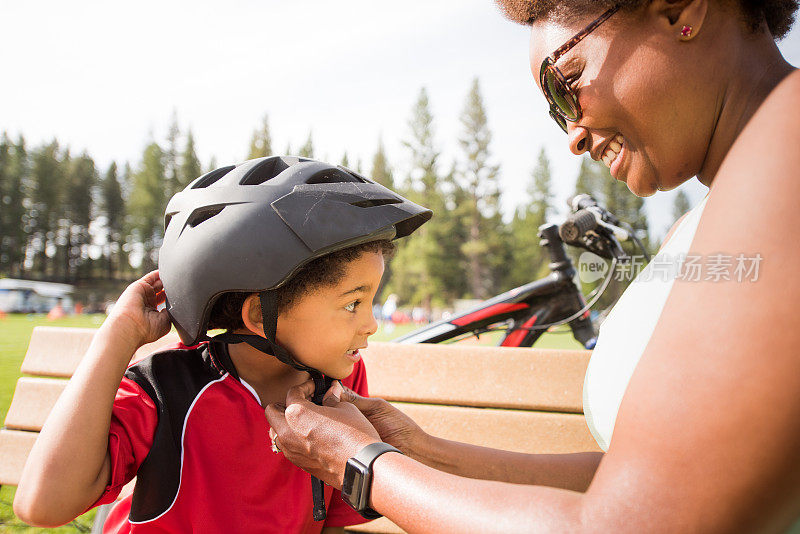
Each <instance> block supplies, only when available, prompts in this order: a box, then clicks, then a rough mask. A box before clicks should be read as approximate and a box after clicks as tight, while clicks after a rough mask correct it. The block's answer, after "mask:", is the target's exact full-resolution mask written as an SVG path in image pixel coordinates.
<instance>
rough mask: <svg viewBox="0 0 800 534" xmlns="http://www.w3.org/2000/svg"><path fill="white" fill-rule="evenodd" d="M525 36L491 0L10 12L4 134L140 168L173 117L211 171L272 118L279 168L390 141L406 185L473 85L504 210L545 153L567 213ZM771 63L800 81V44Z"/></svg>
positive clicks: (32, 7) (306, 1)
mask: <svg viewBox="0 0 800 534" xmlns="http://www.w3.org/2000/svg"><path fill="white" fill-rule="evenodd" d="M796 26H800V25H796ZM528 35H529V34H528V29H527V28H525V27H523V26H519V25H516V24H513V23H511V22H509V21H507V20H505V19H504V18H503V17H502V16H501V15H500V13H499V11H498V10H497V8H496V7H495V5H494V3H493V2H492V1H491V0H458V1H455V0H406V1H404V2H376V1H374V0H371V1H370V0H340V1H336V2H331V1H324V0H297V1H291V2H287V1H278V0H261V1H255V0H250V1H246V0H242V1H230V2H224V3H223V2H211V1H207V0H195V1H192V2H188V1H187V2H183V1H180V2H177V1H176V2H167V1H163V0H162V1H160V2H156V1H152V0H142V1H139V2H129V3H123V4H120V3H117V2H107V1H106V2H101V1H98V0H86V1H82V2H62V1H55V0H29V1H26V2H13V3H12V2H3V3H2V4H1V5H0V51H2V52H0V57H2V64H3V72H4V76H3V83H2V84H0V131H6V132H8V134H9V135H10V136H12V137H16V136H17V135H18V134H20V133H21V134H24V135H25V138H26V140H27V142H28V145H29V146H36V145H39V144H41V143H45V142H48V141H50V140H52V139H53V138H57V139H58V140H59V141H60V142H61V143H62V144H64V145H68V146H69V147H70V150H71V151H72V153H79V152H82V151H84V150H85V151H87V152H88V153H89V154H90V155H91V156H92V157H93V158H94V159H95V161H96V162H97V164H98V166H99V167H100V169H101V170H105V169H106V168H107V167H108V165H109V164H110V163H111V161H116V162H118V163H120V162H124V161H129V162H131V164H132V165H133V166H134V167H135V166H136V165H137V164H138V162H139V160H140V158H141V154H142V151H143V148H144V146H145V145H146V144H147V143H148V142H149V141H151V140H156V141H158V142H159V143H163V142H164V140H165V137H166V134H167V129H168V126H169V124H170V122H171V119H172V116H173V113H174V114H176V116H177V118H178V123H179V126H180V128H181V130H182V131H183V132H186V131H187V130H188V129H191V131H192V132H193V134H194V137H195V140H196V143H197V151H198V155H199V156H200V159H201V161H202V162H203V166H204V167H205V166H206V165H208V163H209V161H210V160H211V158H212V157H213V158H215V160H216V162H217V164H218V166H222V165H227V164H230V163H237V162H240V161H242V160H244V159H245V158H246V157H247V151H248V147H249V141H250V137H251V135H252V132H253V130H254V129H255V128H256V127H258V125H259V123H260V122H261V119H262V117H263V116H264V115H265V114H267V115H268V116H269V124H270V128H271V133H272V140H273V150H274V151H276V152H281V153H282V152H284V151H285V150H286V148H287V145H289V146H291V148H292V149H293V150H292V151H293V152H296V151H297V150H298V149H299V147H300V146H301V145H302V144H303V143H304V142H305V140H306V138H307V137H308V135H309V132H312V133H313V142H314V148H315V155H316V157H318V158H320V159H327V160H330V161H332V162H336V163H338V162H340V161H341V159H342V155H343V154H344V153H345V152H346V153H347V155H348V159H349V161H350V163H351V164H354V162H355V161H357V160H359V159H360V160H361V163H362V168H363V169H364V170H368V169H369V168H370V165H371V160H372V156H373V155H374V153H375V150H376V148H377V144H378V139H379V138H382V139H383V141H384V144H385V146H386V151H387V154H388V158H389V162H390V164H391V165H392V167H393V169H394V171H395V176H396V178H402V177H404V176H405V175H406V174H407V172H408V165H409V160H408V154H407V150H406V149H405V148H404V147H403V144H402V140H403V139H407V138H408V137H409V128H408V119H409V117H410V114H411V109H412V106H413V105H414V103H415V101H416V99H417V97H418V95H419V91H420V89H421V88H422V87H425V88H426V89H427V91H428V96H429V99H430V103H431V109H432V111H433V116H434V128H435V141H436V143H437V146H438V147H439V148H440V149H441V150H442V156H441V158H440V161H441V163H442V165H441V170H442V171H445V170H448V169H449V168H450V165H451V162H452V161H453V160H454V158H457V157H458V155H459V147H458V141H457V139H458V136H459V135H460V133H461V130H462V127H461V124H460V121H459V116H460V114H461V112H462V110H463V108H464V103H465V100H466V96H467V93H468V91H469V88H470V85H471V83H472V80H473V79H474V78H476V77H477V78H478V79H479V81H480V87H481V92H482V95H483V98H484V104H485V106H486V110H487V115H488V121H489V127H490V129H491V131H492V133H493V138H492V143H491V145H490V150H491V152H492V154H493V157H494V162H496V163H499V164H500V165H501V180H502V189H503V195H504V197H503V206H504V210H505V212H506V213H507V214H508V213H511V212H512V210H513V208H514V207H515V204H516V203H517V202H519V201H520V199H522V198H524V195H525V193H524V191H525V188H526V186H527V184H528V183H529V181H530V176H531V171H532V170H533V168H534V165H535V163H536V159H537V156H538V153H539V150H540V148H541V147H544V148H545V150H546V152H547V155H548V157H549V158H550V161H551V168H552V172H553V183H554V192H555V194H556V200H557V202H558V206H559V207H561V206H563V205H564V200H565V199H566V198H567V197H568V196H569V195H570V194H571V193H572V191H573V187H574V183H575V177H576V175H577V171H578V167H579V165H580V159H579V158H577V157H575V156H574V155H572V154H571V153H570V152H569V149H568V147H567V142H566V136H565V135H564V134H563V133H561V131H560V130H559V129H558V127H557V126H556V125H555V123H554V122H553V121H552V120H551V119H550V118H549V116H548V115H547V107H546V105H545V101H544V98H543V97H542V96H541V93H540V92H539V90H538V88H537V87H536V85H535V84H534V81H533V77H532V75H531V73H530V70H529V66H528ZM779 47H780V48H781V50H782V51H783V53H784V55H785V56H786V58H787V59H788V60H789V61H790V62H791V63H793V64H795V65H800V29H798V28H797V27H796V28H795V29H794V30H793V31H792V33H791V34H790V35H789V36H788V37H787V38H786V39H784V40H783V41H782V42H781V43H779ZM682 188H683V189H684V190H686V192H687V193H688V194H689V196H690V198H691V199H692V201H693V202H697V201H699V200H700V199H701V198H702V196H703V195H704V193H705V188H704V187H703V186H701V185H700V184H698V183H697V181H696V180H692V181H691V182H690V183H687V184H685V185H684V186H682ZM674 194H675V192H664V193H658V194H656V195H655V196H654V197H651V198H649V199H648V200H647V204H646V205H647V209H648V212H649V215H650V221H651V229H652V230H653V232H654V233H655V234H656V235H663V233H664V231H665V230H666V228H667V227H668V226H669V225H670V223H671V222H672V201H673V198H674Z"/></svg>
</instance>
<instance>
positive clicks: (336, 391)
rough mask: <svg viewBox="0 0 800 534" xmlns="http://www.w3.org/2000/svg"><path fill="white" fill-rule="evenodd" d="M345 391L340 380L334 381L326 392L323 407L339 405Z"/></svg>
mask: <svg viewBox="0 0 800 534" xmlns="http://www.w3.org/2000/svg"><path fill="white" fill-rule="evenodd" d="M343 391H344V388H343V387H342V383H341V382H339V381H338V380H334V381H333V384H332V385H331V387H330V388H329V389H328V391H326V392H325V396H324V397H323V398H322V405H323V406H336V405H337V404H339V402H340V399H341V398H342V393H343Z"/></svg>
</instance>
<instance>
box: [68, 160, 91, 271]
mask: <svg viewBox="0 0 800 534" xmlns="http://www.w3.org/2000/svg"><path fill="white" fill-rule="evenodd" d="M96 184H97V171H96V169H95V165H94V161H93V160H92V158H91V157H89V155H88V154H87V153H85V152H84V153H83V154H81V155H80V156H79V157H77V158H74V159H72V161H71V162H70V165H69V167H68V174H67V183H66V191H65V193H66V194H65V197H64V201H65V202H64V204H63V212H62V213H63V219H62V220H61V227H62V231H61V235H62V236H64V238H65V240H66V242H65V244H64V248H63V255H62V261H63V271H62V272H63V277H62V278H63V279H64V280H68V281H70V282H74V281H75V280H76V279H77V277H78V275H79V273H80V272H81V271H82V267H83V265H84V264H85V263H86V261H87V260H88V256H89V251H88V246H89V243H90V241H91V236H90V235H89V223H90V222H91V220H92V211H93V208H94V206H93V203H92V192H93V189H94V187H95V185H96ZM84 274H86V273H85V272H84Z"/></svg>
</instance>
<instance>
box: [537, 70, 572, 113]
mask: <svg viewBox="0 0 800 534" xmlns="http://www.w3.org/2000/svg"><path fill="white" fill-rule="evenodd" d="M544 82H545V87H546V90H547V94H548V95H549V96H550V99H551V101H552V103H553V105H555V106H556V107H557V108H558V111H559V112H560V113H561V114H563V116H564V117H563V118H565V119H567V120H576V119H577V117H578V113H577V102H575V98H574V97H573V95H572V92H571V91H570V90H569V88H567V87H566V86H565V85H564V83H563V82H562V80H561V78H560V77H559V76H558V75H557V74H556V73H555V72H554V71H553V69H552V68H549V69H547V71H546V72H545V76H544Z"/></svg>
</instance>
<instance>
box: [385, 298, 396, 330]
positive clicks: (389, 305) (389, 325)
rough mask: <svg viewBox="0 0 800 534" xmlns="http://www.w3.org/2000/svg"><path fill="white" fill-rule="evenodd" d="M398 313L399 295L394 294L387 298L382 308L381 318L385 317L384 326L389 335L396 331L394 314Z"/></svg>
mask: <svg viewBox="0 0 800 534" xmlns="http://www.w3.org/2000/svg"><path fill="white" fill-rule="evenodd" d="M395 312H397V295H395V294H394V293H392V294H390V295H389V296H388V297H386V302H384V303H383V308H381V316H382V317H383V326H384V328H385V329H386V332H387V333H391V332H393V331H394V314H395Z"/></svg>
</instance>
